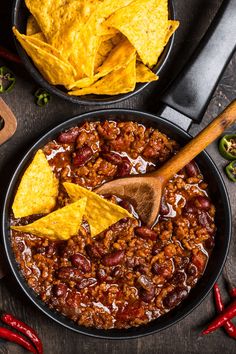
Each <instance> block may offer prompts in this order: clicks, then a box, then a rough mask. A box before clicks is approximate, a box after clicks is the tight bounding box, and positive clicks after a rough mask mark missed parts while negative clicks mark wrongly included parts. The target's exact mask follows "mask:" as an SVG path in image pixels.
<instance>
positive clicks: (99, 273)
mask: <svg viewBox="0 0 236 354" xmlns="http://www.w3.org/2000/svg"><path fill="white" fill-rule="evenodd" d="M96 277H97V279H98V280H99V281H100V282H103V281H105V280H106V278H107V273H106V271H105V269H103V268H99V269H98V270H97V272H96Z"/></svg>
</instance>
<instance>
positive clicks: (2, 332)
mask: <svg viewBox="0 0 236 354" xmlns="http://www.w3.org/2000/svg"><path fill="white" fill-rule="evenodd" d="M0 338H3V339H6V340H8V341H10V342H14V343H17V344H19V345H21V346H22V347H24V348H25V349H27V350H28V351H30V352H31V353H33V354H38V352H37V350H36V349H35V348H34V347H33V345H32V344H31V343H30V342H28V340H27V339H25V338H24V337H22V336H21V335H20V334H18V333H15V332H12V331H10V330H9V329H7V328H5V327H0Z"/></svg>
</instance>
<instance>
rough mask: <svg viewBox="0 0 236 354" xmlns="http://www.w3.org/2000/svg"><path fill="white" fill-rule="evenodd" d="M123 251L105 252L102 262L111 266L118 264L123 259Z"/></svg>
mask: <svg viewBox="0 0 236 354" xmlns="http://www.w3.org/2000/svg"><path fill="white" fill-rule="evenodd" d="M124 257H125V252H124V251H115V252H112V253H109V254H107V255H106V256H104V257H103V258H102V263H103V264H104V265H105V266H108V267H113V266H116V265H118V264H121V263H122V262H123V260H124Z"/></svg>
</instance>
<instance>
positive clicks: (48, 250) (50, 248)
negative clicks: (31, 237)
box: [46, 244, 56, 256]
mask: <svg viewBox="0 0 236 354" xmlns="http://www.w3.org/2000/svg"><path fill="white" fill-rule="evenodd" d="M46 253H47V254H48V255H50V256H52V255H54V254H55V253H56V245H55V244H49V245H48V246H47V247H46Z"/></svg>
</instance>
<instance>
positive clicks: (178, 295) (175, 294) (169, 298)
mask: <svg viewBox="0 0 236 354" xmlns="http://www.w3.org/2000/svg"><path fill="white" fill-rule="evenodd" d="M187 295H188V292H187V290H186V289H185V288H182V287H177V288H175V289H174V290H172V291H171V292H169V293H168V294H167V295H166V297H165V298H164V300H163V305H164V306H165V307H167V308H169V309H170V308H172V307H175V306H177V305H178V304H179V303H180V302H181V301H182V300H183V299H184V298H185V297H186V296H187Z"/></svg>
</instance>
